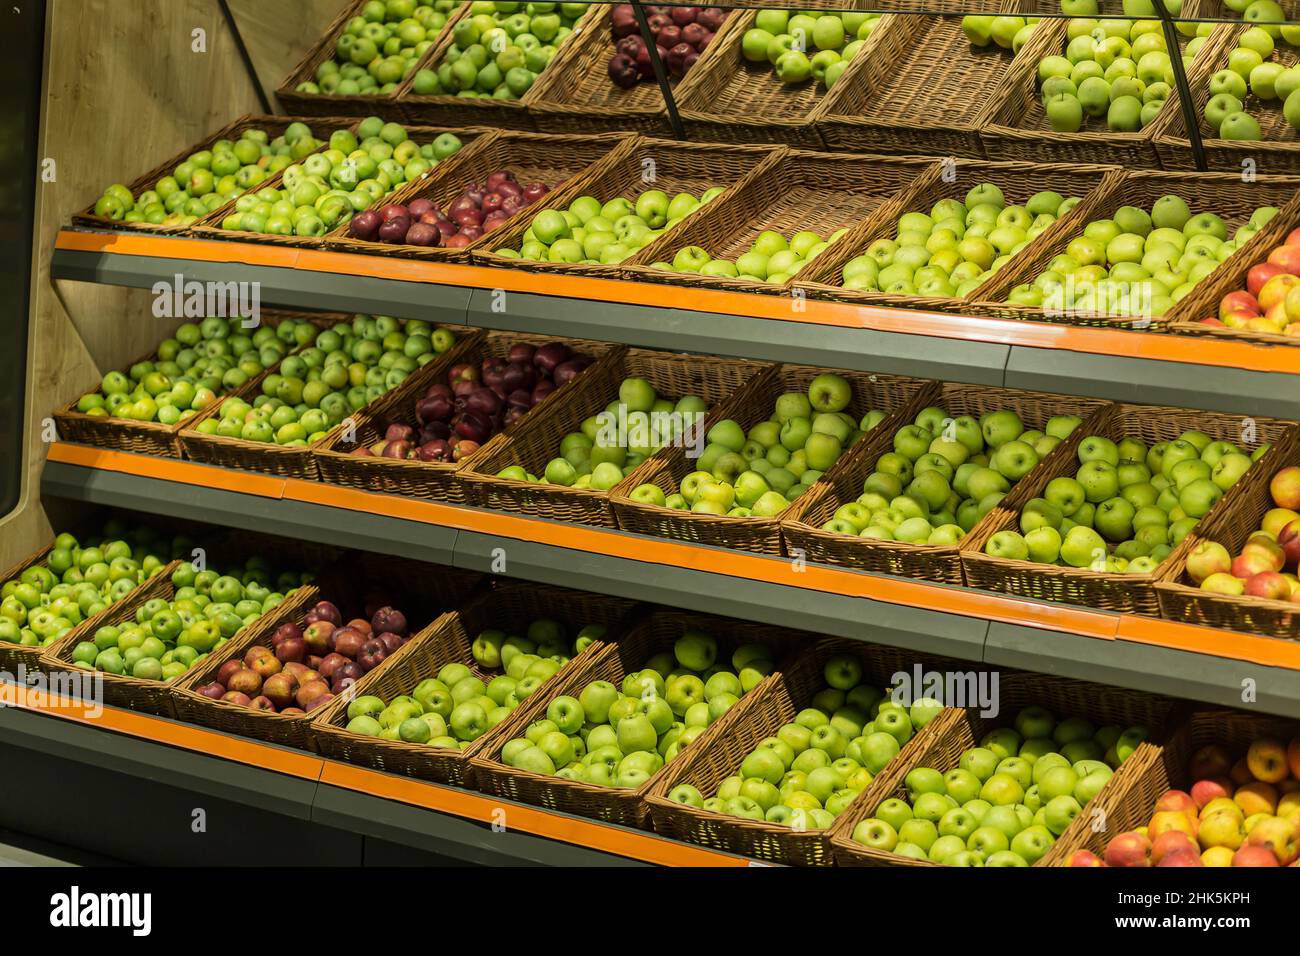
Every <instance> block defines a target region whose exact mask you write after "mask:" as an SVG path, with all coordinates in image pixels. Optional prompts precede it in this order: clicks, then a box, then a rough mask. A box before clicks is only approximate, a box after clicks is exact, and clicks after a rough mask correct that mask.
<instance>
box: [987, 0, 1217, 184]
mask: <svg viewBox="0 0 1300 956" xmlns="http://www.w3.org/2000/svg"><path fill="white" fill-rule="evenodd" d="M1207 2H1208V0H1188V2H1186V3H1184V4H1183V13H1184V14H1185V15H1187V16H1199V15H1200V13H1199V11H1200V8H1201V7H1202V6H1204V5H1206V3H1207ZM1068 24H1069V21H1067V20H1065V19H1062V18H1048V19H1044V20H1043V21H1042V22H1040V23H1039V24H1038V26H1037V27H1036V28H1035V30H1034V33H1033V36H1031V37H1030V39H1029V42H1028V43H1026V44H1025V45H1024V46H1023V47H1021V49H1020V52H1019V53H1018V54H1016V58H1015V60H1014V61H1013V62H1012V64H1011V67H1010V69H1008V70H1007V72H1006V73H1005V75H1004V76H1003V78H1002V81H1001V83H999V84H998V86H997V87H996V88H995V89H994V91H993V95H992V98H991V99H990V101H989V104H988V109H987V110H985V112H984V113H983V117H982V119H983V125H982V127H981V128H980V131H979V133H980V139H981V140H982V141H983V143H984V150H985V152H986V153H987V154H988V156H989V158H991V159H1000V160H1022V161H1029V162H1038V163H1090V162H1096V158H1097V157H1098V156H1101V155H1105V156H1106V157H1107V158H1108V159H1110V160H1111V161H1112V162H1114V163H1116V164H1117V165H1120V166H1123V167H1125V168H1126V169H1142V168H1146V169H1158V168H1159V166H1160V161H1159V159H1158V158H1157V156H1156V148H1155V130H1156V128H1157V124H1158V123H1159V122H1160V118H1161V117H1163V116H1164V115H1166V114H1168V113H1176V112H1178V109H1179V106H1178V92H1177V90H1174V91H1172V92H1171V94H1170V96H1169V98H1168V99H1167V100H1165V104H1164V107H1163V108H1162V109H1161V111H1160V113H1159V114H1158V115H1157V117H1156V118H1155V119H1154V120H1152V121H1151V122H1150V123H1148V124H1147V125H1146V127H1144V128H1143V129H1141V130H1139V131H1138V132H1136V133H1115V132H1111V131H1110V130H1108V129H1107V127H1106V124H1105V121H1104V120H1101V119H1098V120H1094V119H1091V118H1088V117H1085V125H1084V127H1083V128H1082V129H1081V130H1080V131H1079V132H1077V133H1058V132H1056V131H1055V130H1053V129H1052V125H1051V124H1050V123H1049V122H1048V121H1047V113H1046V111H1045V110H1044V109H1043V101H1042V97H1041V96H1040V95H1039V91H1038V64H1039V62H1040V61H1042V60H1043V58H1044V57H1048V56H1055V55H1059V54H1063V53H1064V52H1065V47H1066V44H1067V42H1068V38H1067V35H1066V28H1067V26H1068ZM1190 39H1191V38H1190V37H1185V36H1183V35H1182V34H1179V39H1178V46H1179V50H1180V51H1181V50H1182V49H1183V48H1184V47H1186V45H1187V43H1188V42H1189V41H1190ZM1212 51H1213V45H1212V44H1211V43H1210V42H1209V41H1208V40H1207V41H1206V43H1205V45H1204V46H1203V47H1202V48H1201V51H1200V53H1199V54H1198V55H1197V57H1196V60H1195V61H1194V63H1193V64H1192V68H1191V70H1190V71H1189V73H1191V74H1193V75H1197V71H1198V70H1200V69H1203V64H1205V63H1206V62H1208V59H1209V57H1208V54H1209V53H1211V52H1212ZM1189 79H1190V77H1189Z"/></svg>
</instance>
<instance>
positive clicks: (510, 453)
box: [457, 348, 768, 527]
mask: <svg viewBox="0 0 1300 956" xmlns="http://www.w3.org/2000/svg"><path fill="white" fill-rule="evenodd" d="M767 367H768V366H765V365H762V364H759V363H757V362H744V361H738V360H730V359H715V358H707V357H704V356H699V355H675V354H672V353H665V352H650V351H643V350H640V349H623V348H612V349H610V351H609V352H608V353H606V354H605V356H604V357H603V358H601V359H600V360H599V361H598V362H597V363H596V364H595V365H593V366H592V367H590V368H588V369H587V371H585V372H584V373H583V374H582V375H581V376H580V377H579V378H578V379H577V383H576V385H575V387H574V388H572V389H569V390H567V394H564V395H561V396H559V397H558V398H556V399H554V400H552V401H548V402H546V403H545V404H544V405H543V406H542V408H541V410H540V411H538V412H537V413H536V414H534V415H530V416H529V417H528V418H527V420H526V421H525V422H524V423H523V424H522V425H521V426H520V427H519V428H517V429H515V430H512V431H511V433H510V434H505V435H498V436H497V437H496V438H493V439H492V441H490V442H488V444H487V445H485V446H483V449H482V454H481V455H475V456H474V460H473V461H472V462H470V463H468V464H467V465H466V466H465V467H462V468H461V470H460V471H459V472H458V473H457V477H458V478H459V479H460V480H461V481H462V482H463V484H464V488H465V498H466V500H467V501H468V502H469V503H470V504H472V505H477V506H479V507H481V508H492V509H494V510H498V511H517V512H522V513H523V514H527V515H532V516H534V517H538V518H550V519H553V520H556V521H576V522H578V523H580V524H594V525H603V526H605V527H614V523H615V522H614V513H613V511H612V510H611V508H610V492H607V491H600V490H597V489H595V488H572V487H566V486H563V485H553V484H550V483H548V482H544V481H543V482H531V481H514V480H511V479H508V478H499V477H497V474H498V472H500V471H501V470H502V469H504V468H508V467H511V466H514V465H520V466H522V467H523V468H524V469H525V471H527V472H528V473H529V474H532V475H538V476H540V475H541V474H542V472H543V470H544V469H545V468H546V463H547V462H548V461H550V460H551V459H552V458H554V457H556V455H558V453H559V446H560V441H561V439H563V438H564V436H565V435H567V434H568V433H569V432H571V431H574V430H576V429H577V428H578V426H579V425H580V424H581V423H582V422H583V421H584V420H585V419H587V418H588V417H590V416H593V415H598V414H600V413H601V412H603V411H605V409H606V407H607V406H608V405H609V403H610V401H611V400H617V398H618V390H619V384H620V383H621V382H622V381H623V379H624V378H628V377H639V378H644V379H646V380H647V381H648V382H650V384H651V385H653V386H654V389H655V391H656V392H657V393H658V394H660V395H665V396H671V397H672V398H674V399H677V398H681V397H683V396H685V395H696V396H698V397H700V398H702V399H704V401H706V402H708V403H709V405H710V408H711V409H712V411H711V412H710V415H713V414H716V412H717V409H718V408H719V407H720V406H721V404H722V403H723V402H724V401H726V400H727V399H728V398H729V397H730V396H731V395H733V394H734V393H735V392H736V390H737V389H739V388H740V387H741V386H742V385H744V384H745V383H746V382H748V381H751V380H753V379H754V378H755V377H756V376H758V375H759V374H760V373H761V372H762V371H763V370H764V369H766V368H767Z"/></svg>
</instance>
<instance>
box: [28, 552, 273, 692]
mask: <svg viewBox="0 0 1300 956" xmlns="http://www.w3.org/2000/svg"><path fill="white" fill-rule="evenodd" d="M178 567H180V562H179V561H173V562H171V563H170V564H168V565H165V566H164V567H163V568H162V569H161V570H160V571H159V572H158V573H157V574H155V575H154V576H153V577H152V578H150V579H149V580H148V581H146V582H145V583H144V584H142V585H140V586H139V587H138V588H136V589H135V590H134V591H132V592H131V593H130V594H129V595H127V596H126V597H125V598H123V599H122V600H121V601H118V602H117V603H116V604H111V605H109V606H108V607H106V608H105V609H104V610H102V611H100V612H99V613H98V614H96V615H94V616H93V617H88V618H86V620H84V621H82V622H81V623H80V624H78V625H77V626H76V627H74V628H73V629H72V630H71V631H69V632H68V633H67V634H65V635H64V636H63V637H62V638H60V639H59V640H58V641H56V642H55V643H54V644H51V645H50V646H49V647H46V648H44V649H43V653H42V654H41V659H40V665H41V666H40V669H41V670H43V671H45V672H46V673H47V674H50V675H57V674H72V675H76V676H77V677H80V678H83V679H84V678H86V677H87V676H88V675H94V679H95V680H96V681H100V680H102V681H103V702H104V703H106V704H111V705H112V706H114V707H125V708H127V709H129V710H139V711H143V712H145V713H149V714H159V715H161V716H163V717H174V716H175V712H174V710H173V708H172V688H171V685H170V684H167V683H166V682H164V681H151V680H140V679H139V678H136V677H129V676H126V675H123V674H108V673H105V672H103V671H94V670H89V669H87V668H84V667H78V666H77V665H76V664H74V663H73V662H72V652H73V651H74V650H76V647H77V645H78V644H79V643H81V641H82V640H83V639H87V638H90V637H91V636H92V635H93V634H94V633H95V632H96V631H97V630H99V629H100V628H101V627H106V626H108V625H110V624H115V623H120V622H122V621H130V620H134V618H135V612H136V611H137V610H139V609H140V608H141V607H143V606H144V605H145V604H146V603H147V602H149V601H151V600H153V599H154V598H162V599H163V600H169V599H170V598H171V597H172V596H173V595H174V594H175V593H176V589H175V588H174V587H173V586H172V582H171V576H172V572H173V571H175V570H176V569H177V568H178ZM289 600H293V599H292V598H290V599H289ZM285 603H286V604H287V603H289V602H288V601H286V602H285Z"/></svg>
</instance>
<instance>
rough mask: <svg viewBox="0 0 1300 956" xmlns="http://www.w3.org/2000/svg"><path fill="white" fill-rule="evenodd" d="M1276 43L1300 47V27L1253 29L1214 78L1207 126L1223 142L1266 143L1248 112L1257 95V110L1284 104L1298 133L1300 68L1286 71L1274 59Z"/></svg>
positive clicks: (1289, 68)
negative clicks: (1251, 99)
mask: <svg viewBox="0 0 1300 956" xmlns="http://www.w3.org/2000/svg"><path fill="white" fill-rule="evenodd" d="M1258 2H1263V3H1271V0H1258ZM1279 9H1280V8H1279ZM1278 43H1287V44H1289V45H1291V46H1300V27H1297V26H1294V25H1289V26H1284V27H1251V28H1250V29H1248V30H1246V31H1245V32H1244V33H1243V34H1242V35H1241V37H1240V38H1239V39H1238V40H1237V46H1236V48H1235V49H1233V51H1232V52H1231V53H1229V54H1228V65H1227V67H1226V68H1225V69H1222V70H1219V71H1218V72H1217V73H1215V74H1214V75H1213V76H1212V77H1210V98H1209V100H1207V101H1206V103H1205V122H1206V123H1208V124H1209V126H1210V128H1211V129H1213V130H1214V131H1215V133H1216V134H1217V136H1218V138H1219V139H1235V140H1246V141H1251V140H1258V139H1260V138H1261V137H1262V135H1263V134H1262V132H1261V131H1260V127H1259V121H1258V120H1257V119H1255V117H1253V116H1251V115H1250V113H1248V112H1247V111H1246V107H1245V103H1246V97H1247V95H1249V94H1254V96H1255V97H1256V98H1257V99H1258V100H1259V103H1258V105H1259V106H1265V107H1267V106H1268V105H1270V104H1274V103H1280V104H1281V105H1282V115H1283V116H1284V117H1285V118H1286V121H1287V122H1288V123H1290V124H1291V126H1293V127H1294V128H1296V129H1300V96H1297V95H1296V93H1297V92H1298V91H1300V66H1291V67H1286V66H1283V65H1282V63H1280V62H1278V61H1276V60H1274V59H1272V57H1273V53H1274V50H1275V49H1276V46H1277V44H1278ZM1252 105H1255V104H1252Z"/></svg>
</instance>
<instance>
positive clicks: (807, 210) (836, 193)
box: [624, 151, 933, 295]
mask: <svg viewBox="0 0 1300 956" xmlns="http://www.w3.org/2000/svg"><path fill="white" fill-rule="evenodd" d="M932 165H933V164H932V163H931V162H930V161H929V160H925V159H914V160H891V159H878V158H875V157H862V156H842V155H835V154H831V153H806V152H799V151H791V152H789V153H787V154H785V155H784V156H783V157H782V158H781V159H780V160H779V161H778V162H777V164H776V165H775V166H774V167H772V168H771V169H770V170H768V171H767V172H766V173H765V174H764V175H762V176H760V177H755V178H753V179H750V180H749V181H748V183H746V185H745V186H744V187H743V188H741V189H740V190H739V191H737V192H735V193H733V194H731V195H730V196H728V197H727V198H726V199H719V200H717V201H715V202H714V203H713V204H712V205H711V207H710V208H709V214H708V215H707V216H699V217H692V218H691V221H690V222H688V223H685V224H683V225H682V228H681V229H679V230H674V233H673V235H672V236H671V237H667V236H663V237H660V238H659V239H656V240H655V241H654V242H652V243H651V244H650V245H648V246H646V247H645V248H644V249H642V250H641V251H640V252H639V253H638V254H637V255H636V256H634V257H633V258H631V259H629V260H628V261H627V262H626V263H625V264H624V272H625V274H626V275H627V277H628V278H630V279H636V280H637V281H640V282H667V283H670V284H673V285H686V286H697V287H700V288H708V289H722V290H725V291H731V292H764V293H767V294H769V295H782V294H788V290H789V285H790V283H788V282H787V283H784V284H781V285H774V284H772V283H769V282H755V281H753V280H751V279H740V278H735V279H733V278H727V277H723V276H705V275H699V274H698V273H682V272H677V271H674V270H667V269H655V268H651V267H650V265H649V264H650V263H653V262H660V261H663V262H672V260H673V256H674V255H675V254H676V253H677V250H678V249H680V248H683V247H684V246H700V247H702V248H704V249H706V250H708V252H709V253H710V254H712V255H715V256H717V257H719V258H722V259H730V260H733V261H734V260H735V259H736V257H738V256H741V255H743V254H744V253H746V252H748V251H749V248H750V246H752V245H753V244H754V240H755V239H757V238H758V234H759V233H760V232H761V231H763V230H768V229H771V230H775V231H776V232H779V233H781V234H782V235H784V236H785V237H786V238H787V239H788V238H789V237H790V236H792V235H793V234H794V233H796V232H799V231H800V230H803V229H809V228H813V227H815V228H817V229H818V230H820V231H822V232H823V233H824V234H825V235H827V236H829V235H830V233H831V232H833V231H834V230H835V229H837V228H841V227H843V228H845V229H848V230H850V233H851V230H852V228H853V227H854V226H856V225H857V224H858V223H860V222H862V221H863V220H866V219H868V218H869V217H870V216H871V215H872V214H873V213H874V212H875V211H876V210H877V209H880V208H881V207H882V206H884V205H886V204H887V203H889V201H890V200H891V199H893V198H894V196H895V195H896V194H898V193H899V192H901V191H903V190H906V189H907V188H908V187H909V186H911V184H912V183H913V182H915V181H916V179H917V177H919V176H921V175H923V174H924V173H925V172H926V171H927V170H929V169H930V168H931V166H932ZM849 238H850V237H849V234H846V235H845V236H843V237H841V239H840V240H839V241H838V242H837V243H835V244H833V245H832V246H830V247H828V248H827V250H826V252H825V253H823V254H824V255H830V254H831V253H832V252H833V251H834V250H835V249H837V248H838V247H839V245H840V243H843V242H848V241H849ZM816 261H817V260H814V262H816ZM813 268H814V263H809V264H808V265H806V266H805V267H804V268H803V269H802V270H801V271H800V273H799V275H797V276H795V280H797V279H798V278H799V277H800V276H802V275H804V274H806V273H809V272H811V271H812V270H813Z"/></svg>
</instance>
